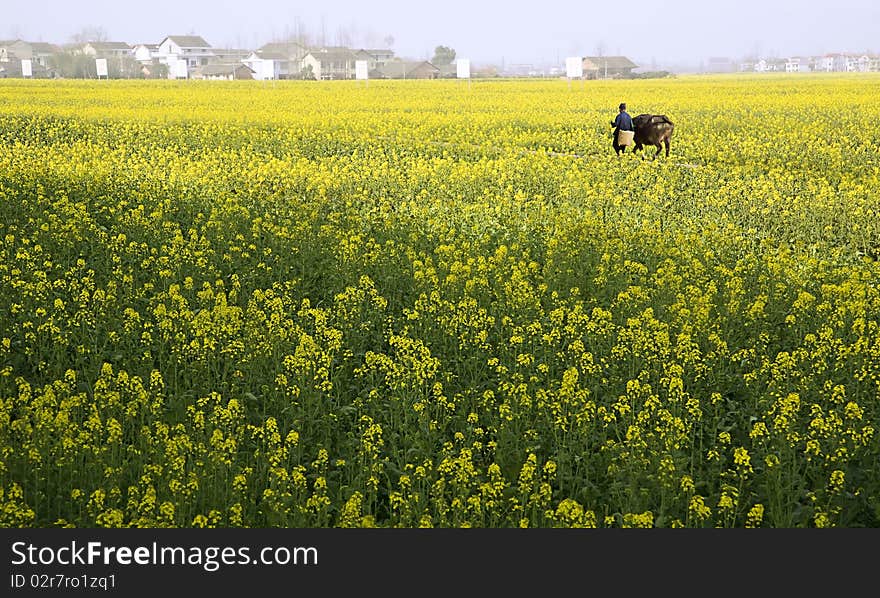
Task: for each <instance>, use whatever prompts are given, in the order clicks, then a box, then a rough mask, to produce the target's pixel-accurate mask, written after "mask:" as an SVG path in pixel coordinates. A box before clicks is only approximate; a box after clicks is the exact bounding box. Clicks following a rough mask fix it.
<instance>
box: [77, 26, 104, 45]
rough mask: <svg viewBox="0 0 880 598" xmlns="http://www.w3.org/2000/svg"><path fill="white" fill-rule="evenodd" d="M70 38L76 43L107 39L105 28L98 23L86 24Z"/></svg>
mask: <svg viewBox="0 0 880 598" xmlns="http://www.w3.org/2000/svg"><path fill="white" fill-rule="evenodd" d="M70 40H71V41H72V42H74V43H77V44H83V43H85V42H105V41H107V30H106V29H104V28H103V27H101V26H99V25H87V26H85V27H83V28H82V29H80V30H79V31H77V32H76V33H74V34H73V35H71V36H70Z"/></svg>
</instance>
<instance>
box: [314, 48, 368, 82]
mask: <svg viewBox="0 0 880 598" xmlns="http://www.w3.org/2000/svg"><path fill="white" fill-rule="evenodd" d="M354 62H355V55H354V52H352V51H351V50H349V49H348V48H342V47H327V48H316V49H313V50H311V51H309V53H308V54H306V55H305V57H304V58H303V60H302V65H303V68H304V69H307V68H309V67H311V70H312V74H313V75H314V77H315V79H317V80H319V81H320V80H322V79H354Z"/></svg>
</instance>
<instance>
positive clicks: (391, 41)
mask: <svg viewBox="0 0 880 598" xmlns="http://www.w3.org/2000/svg"><path fill="white" fill-rule="evenodd" d="M382 41H383V42H385V47H386V48H387V49H389V50H390V49H391V47H392V46H394V36H393V35H386V36H385V39H383V40H382Z"/></svg>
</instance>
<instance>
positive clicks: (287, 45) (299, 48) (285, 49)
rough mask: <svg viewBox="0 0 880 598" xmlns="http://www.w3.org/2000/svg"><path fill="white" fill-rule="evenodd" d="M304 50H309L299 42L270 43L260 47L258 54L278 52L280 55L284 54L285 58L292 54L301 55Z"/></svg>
mask: <svg viewBox="0 0 880 598" xmlns="http://www.w3.org/2000/svg"><path fill="white" fill-rule="evenodd" d="M304 50H308V48H307V47H306V46H304V45H302V44H301V43H299V42H295V41H288V42H270V43H268V44H264V45H263V46H260V48H259V49H258V50H257V52H277V53H278V54H284V55H285V56H289V55H290V54H297V53H301V52H303V51H304Z"/></svg>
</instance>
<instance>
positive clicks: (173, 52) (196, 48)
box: [156, 35, 214, 79]
mask: <svg viewBox="0 0 880 598" xmlns="http://www.w3.org/2000/svg"><path fill="white" fill-rule="evenodd" d="M156 58H158V60H159V62H161V63H162V64H166V65H168V72H169V74H168V77H169V78H171V79H178V78H181V76H180V75H181V71H180V69H181V67H180V66H179V65H180V62H181V61H182V62H183V63H184V64H186V68H187V76H189V75H191V74H192V71H193V69H195V68H196V67H199V66H205V65H207V64H208V63H209V62H210V61H211V59H212V58H214V50H213V48H211V45H210V44H208V42H206V41H205V40H204V39H202V37H201V36H198V35H169V36H168V37H166V38H165V39H163V40H162V41H161V42H159V50H158V52H157V53H156Z"/></svg>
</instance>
